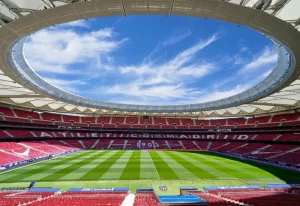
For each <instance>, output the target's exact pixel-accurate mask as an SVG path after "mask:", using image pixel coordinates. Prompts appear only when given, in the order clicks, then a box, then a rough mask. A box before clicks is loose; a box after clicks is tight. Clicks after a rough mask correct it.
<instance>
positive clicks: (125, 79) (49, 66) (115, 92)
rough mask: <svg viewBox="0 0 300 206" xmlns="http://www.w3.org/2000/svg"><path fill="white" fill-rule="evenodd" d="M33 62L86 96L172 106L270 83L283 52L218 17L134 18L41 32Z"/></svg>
mask: <svg viewBox="0 0 300 206" xmlns="http://www.w3.org/2000/svg"><path fill="white" fill-rule="evenodd" d="M25 57H26V59H27V61H28V63H29V65H30V66H31V67H32V68H33V69H34V70H35V71H36V72H37V73H38V74H39V75H40V76H42V77H43V78H44V79H45V80H46V81H48V82H50V83H52V84H54V85H56V86H57V87H59V88H62V89H64V90H66V91H69V92H71V93H74V94H78V95H81V96H84V97H88V98H91V99H96V100H103V101H109V102H117V103H130V104H149V105H168V104H172V105H175V104H192V103H201V102H208V101H213V100H217V99H221V98H225V97H228V96H232V95H235V94H238V93H240V92H242V91H245V90H246V89H249V88H251V87H253V86H254V85H255V84H257V83H258V82H260V81H262V80H263V79H264V78H265V77H266V76H267V75H268V74H269V73H270V71H271V69H272V68H273V67H274V65H275V64H276V61H277V52H276V48H275V47H274V45H273V43H272V42H271V41H270V40H269V39H268V38H266V37H264V36H263V35H262V34H260V33H258V32H256V31H254V30H252V29H249V28H246V27H238V26H237V25H234V24H230V23H225V22H221V21H216V20H211V19H209V20H205V19H201V18H192V17H181V16H127V17H119V16H117V17H107V18H98V19H89V20H81V21H76V22H71V23H66V24H62V25H58V26H56V27H51V28H48V29H44V30H42V31H39V32H37V33H34V34H32V35H31V36H30V38H29V39H28V40H27V43H26V45H25Z"/></svg>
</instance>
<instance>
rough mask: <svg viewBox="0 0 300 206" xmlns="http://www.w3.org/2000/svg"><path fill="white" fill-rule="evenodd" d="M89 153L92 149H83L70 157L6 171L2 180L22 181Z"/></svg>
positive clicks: (1, 176)
mask: <svg viewBox="0 0 300 206" xmlns="http://www.w3.org/2000/svg"><path fill="white" fill-rule="evenodd" d="M89 153H92V151H83V152H81V153H77V154H76V155H74V156H72V157H69V158H63V159H55V160H49V161H48V160H46V161H43V162H41V163H40V164H36V165H34V166H35V167H28V168H24V169H21V170H14V171H12V173H6V174H3V175H0V178H1V182H16V181H21V180H22V179H24V178H26V177H27V176H31V175H32V174H37V173H41V172H45V171H47V170H49V169H50V168H53V167H56V166H59V165H63V164H65V162H66V161H71V160H74V159H78V158H81V157H83V156H85V155H86V154H89Z"/></svg>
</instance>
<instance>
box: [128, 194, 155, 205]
mask: <svg viewBox="0 0 300 206" xmlns="http://www.w3.org/2000/svg"><path fill="white" fill-rule="evenodd" d="M133 205H134V206H140V205H143V206H159V205H160V203H159V201H158V199H157V197H156V196H155V194H154V192H153V191H152V192H147V191H137V192H136V195H135V199H134V204H133Z"/></svg>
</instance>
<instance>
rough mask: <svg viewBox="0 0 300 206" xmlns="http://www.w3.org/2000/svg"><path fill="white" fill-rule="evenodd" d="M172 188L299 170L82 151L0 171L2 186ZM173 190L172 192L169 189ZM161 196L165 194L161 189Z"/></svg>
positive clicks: (186, 155)
mask: <svg viewBox="0 0 300 206" xmlns="http://www.w3.org/2000/svg"><path fill="white" fill-rule="evenodd" d="M32 180H36V181H37V186H51V187H61V188H64V189H66V188H69V187H130V188H131V189H132V191H134V190H135V188H136V187H145V186H153V187H158V186H159V185H167V186H169V188H170V186H171V187H176V188H175V189H176V191H178V187H179V186H180V185H181V186H184V185H185V186H191V185H195V186H198V187H201V186H204V185H245V184H265V183H283V182H291V181H300V173H299V172H294V171H290V170H286V169H282V168H278V167H273V166H268V165H264V164H258V163H253V162H250V161H240V160H235V159H232V158H231V159H230V158H226V157H221V156H218V155H214V154H212V153H208V152H202V153H193V152H179V151H178V152H175V151H139V150H135V151H133V150H86V151H81V152H77V153H73V154H69V155H65V156H61V157H58V158H55V159H51V160H47V161H43V162H39V163H35V164H31V165H27V166H24V167H21V168H17V169H15V170H11V171H7V172H3V173H1V174H0V182H1V183H0V187H5V186H6V187H7V186H24V185H26V186H27V185H28V183H29V182H30V181H32ZM169 191H172V190H169ZM164 194H165V193H164Z"/></svg>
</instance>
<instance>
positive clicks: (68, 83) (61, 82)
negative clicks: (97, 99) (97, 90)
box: [44, 77, 87, 93]
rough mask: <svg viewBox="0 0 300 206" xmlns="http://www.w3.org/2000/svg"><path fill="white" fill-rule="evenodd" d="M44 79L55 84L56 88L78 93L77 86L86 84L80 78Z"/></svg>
mask: <svg viewBox="0 0 300 206" xmlns="http://www.w3.org/2000/svg"><path fill="white" fill-rule="evenodd" d="M44 80H45V81H47V82H49V83H50V84H53V85H55V86H56V87H58V88H61V89H63V90H66V91H68V92H73V93H79V92H80V90H79V89H78V87H80V86H81V85H85V84H87V83H86V82H84V81H82V80H66V79H57V78H47V77H46V78H44Z"/></svg>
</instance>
